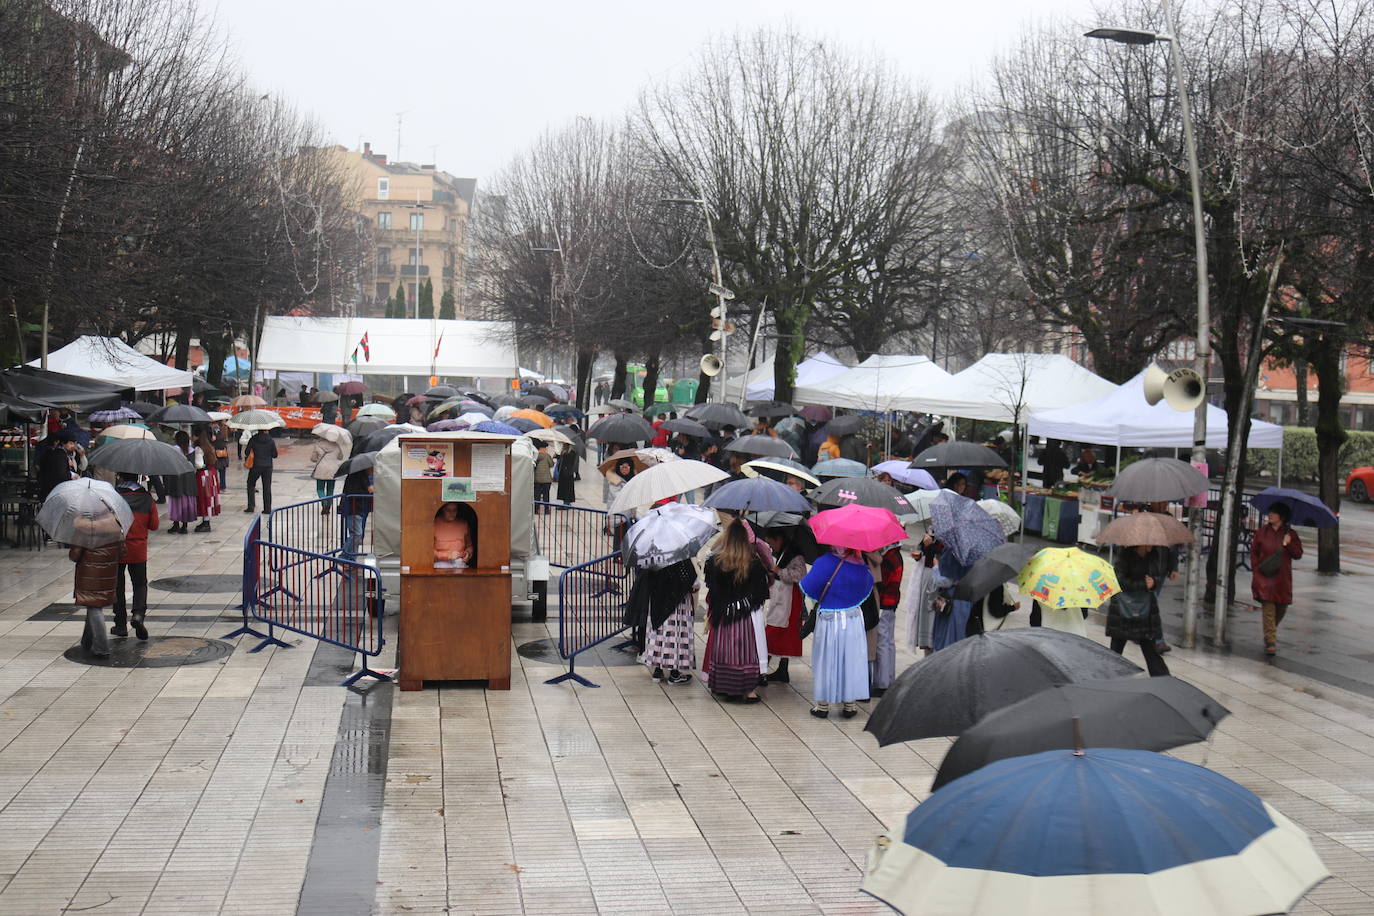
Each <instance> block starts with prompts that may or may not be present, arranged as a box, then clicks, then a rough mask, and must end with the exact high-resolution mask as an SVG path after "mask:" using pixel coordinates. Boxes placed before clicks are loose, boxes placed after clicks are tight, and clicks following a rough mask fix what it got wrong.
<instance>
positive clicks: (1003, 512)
mask: <svg viewBox="0 0 1374 916" xmlns="http://www.w3.org/2000/svg"><path fill="white" fill-rule="evenodd" d="M924 492H929V491H924ZM935 492H939V491H938V490H937V491H935ZM978 508H980V509H982V510H983V511H984V512H986V513H987V514H988V515H991V516H992V517H993V518H995V519H997V524H999V525H1001V526H1002V533H1003V534H1005V535H1007V536H1008V537H1010V536H1011V535H1013V534H1015V533H1016V532H1018V531H1020V530H1021V516H1019V515H1017V514H1016V510H1015V509H1013V508H1012V507H1011V506H1009V505H1007V504H1006V503H1004V502H1002V501H1001V500H1000V499H980V500H978Z"/></svg>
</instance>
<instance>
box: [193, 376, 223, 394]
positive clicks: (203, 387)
mask: <svg viewBox="0 0 1374 916" xmlns="http://www.w3.org/2000/svg"><path fill="white" fill-rule="evenodd" d="M218 390H219V389H218V388H216V387H215V386H214V385H211V384H210V383H209V382H207V381H206V380H205V379H203V378H201V377H200V376H199V375H193V376H191V391H192V392H194V393H195V394H202V393H203V392H206V391H218Z"/></svg>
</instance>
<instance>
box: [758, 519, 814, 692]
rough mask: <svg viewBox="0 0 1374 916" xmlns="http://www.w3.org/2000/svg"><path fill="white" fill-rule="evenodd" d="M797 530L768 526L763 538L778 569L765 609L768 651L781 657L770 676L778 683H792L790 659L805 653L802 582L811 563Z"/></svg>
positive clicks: (770, 678)
mask: <svg viewBox="0 0 1374 916" xmlns="http://www.w3.org/2000/svg"><path fill="white" fill-rule="evenodd" d="M798 521H800V518H799V517H798ZM795 531H796V529H795V528H792V529H788V528H768V529H765V530H764V533H763V539H764V540H765V541H767V542H768V546H769V547H770V548H772V550H773V562H774V565H775V566H776V567H777V570H778V573H777V576H776V577H775V578H774V579H773V581H772V584H771V585H769V587H768V607H767V609H766V610H765V611H764V639H765V640H766V641H767V643H768V654H769V655H771V656H773V657H775V658H777V660H778V666H777V667H776V668H774V669H773V671H772V672H770V673H769V674H768V675H767V678H768V680H769V681H770V682H771V683H778V684H786V683H789V682H790V681H791V679H792V678H791V675H789V674H788V672H787V663H788V661H789V660H790V659H794V658H801V657H802V636H801V625H802V611H803V610H804V609H805V606H806V601H805V595H803V594H802V590H801V586H800V584H799V583H800V582H801V580H802V579H803V578H805V576H806V569H807V564H806V558H805V557H803V556H802V554H801V550H800V549H799V547H798V545H797V541H796V538H795V537H794V534H795Z"/></svg>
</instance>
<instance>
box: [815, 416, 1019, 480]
mask: <svg viewBox="0 0 1374 916" xmlns="http://www.w3.org/2000/svg"><path fill="white" fill-rule="evenodd" d="M834 422H835V421H833V420H832V421H831V423H834ZM911 466H912V467H913V468H925V469H926V470H927V471H928V470H930V469H931V468H1004V467H1006V466H1007V463H1006V462H1005V461H1003V460H1002V456H1001V455H999V454H997V453H996V452H994V451H993V450H992V449H990V448H988V447H987V446H986V445H977V444H976V443H973V442H954V441H951V442H941V443H940V444H939V445H932V446H931V447H930V448H928V449H926V450H925V451H923V452H921V454H919V455H917V456H916V457H915V458H914V459H913V460H912V462H911Z"/></svg>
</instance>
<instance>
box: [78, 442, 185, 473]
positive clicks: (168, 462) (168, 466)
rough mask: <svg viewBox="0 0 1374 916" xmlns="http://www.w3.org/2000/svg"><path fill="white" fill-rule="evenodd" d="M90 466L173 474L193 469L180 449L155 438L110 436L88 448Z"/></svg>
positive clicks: (128, 471) (112, 469) (117, 470)
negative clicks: (106, 440)
mask: <svg viewBox="0 0 1374 916" xmlns="http://www.w3.org/2000/svg"><path fill="white" fill-rule="evenodd" d="M90 463H91V466H92V467H97V468H105V469H106V470H110V471H115V472H116V473H121V474H145V475H147V476H149V477H155V476H161V475H163V474H165V475H168V476H170V477H176V476H177V475H179V474H190V473H191V472H192V471H194V470H195V467H193V466H192V464H191V462H190V461H188V460H187V458H186V456H185V455H183V454H182V453H181V449H179V448H177V447H176V446H174V445H168V444H167V443H166V442H159V441H157V440H156V439H111V440H109V441H108V442H106V443H105V444H104V445H101V446H100V447H99V448H95V449H92V450H91V453H90Z"/></svg>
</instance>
